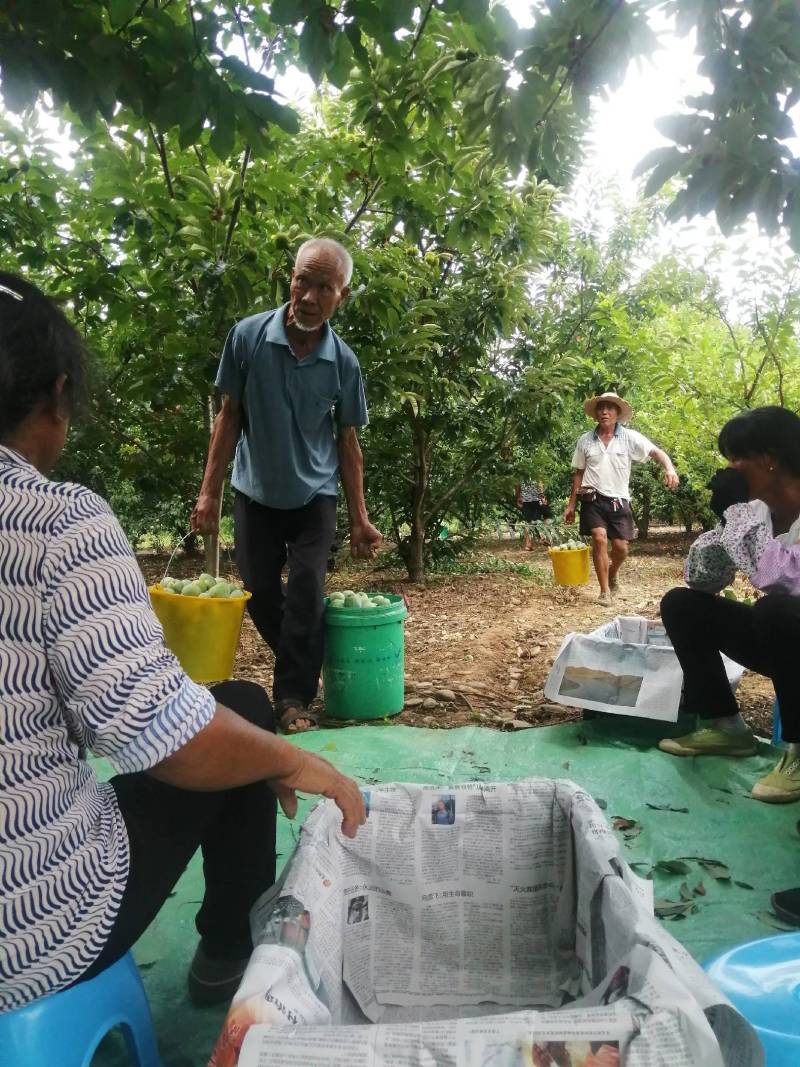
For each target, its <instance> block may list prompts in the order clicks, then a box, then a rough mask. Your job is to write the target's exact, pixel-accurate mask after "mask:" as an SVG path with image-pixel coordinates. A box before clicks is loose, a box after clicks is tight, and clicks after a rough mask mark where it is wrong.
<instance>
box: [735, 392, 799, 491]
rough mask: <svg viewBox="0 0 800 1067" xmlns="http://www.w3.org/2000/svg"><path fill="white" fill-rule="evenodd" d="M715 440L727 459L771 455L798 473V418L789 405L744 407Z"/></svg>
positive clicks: (789, 469)
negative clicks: (784, 406)
mask: <svg viewBox="0 0 800 1067" xmlns="http://www.w3.org/2000/svg"><path fill="white" fill-rule="evenodd" d="M718 444H719V450H720V452H721V453H722V455H723V456H724V457H725V458H726V459H749V458H751V457H752V456H772V457H773V458H774V459H776V460H777V461H778V462H779V463H780V464H781V466H782V467H784V468H785V469H786V470H787V471H789V472H790V473H791V474H794V475H795V476H796V477H800V418H799V417H798V416H797V415H795V413H794V412H793V411H789V410H788V408H779V407H763V408H753V409H752V411H743V412H742V413H741V415H736V416H735V417H734V418H732V419H730V420H729V421H728V422H726V423H725V425H724V426H723V427H722V429H721V430H720V434H719V442H718Z"/></svg>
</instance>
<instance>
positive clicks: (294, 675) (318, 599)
mask: <svg viewBox="0 0 800 1067" xmlns="http://www.w3.org/2000/svg"><path fill="white" fill-rule="evenodd" d="M233 515H234V524H235V539H236V562H237V564H238V567H239V573H240V574H241V576H242V580H243V582H244V586H245V589H247V590H249V591H250V592H251V593H252V594H253V595H252V598H251V599H250V600H249V601H248V604H247V606H248V609H249V612H250V617H251V618H252V620H253V622H254V624H255V627H256V629H257V630H258V632H259V633H260V634H261V636H262V637H263V638H264V640H265V641H266V642H267V644H268V645H269V647H270V648H271V649H272V651H273V652H274V654H275V680H274V684H273V694H272V698H273V701H274V703H275V705H276V711H277V712H278V713H280V709H279V707H278V705H279V704H280V702H281V701H285V700H287V699H293V700H300V701H302V702H303V704H310V703H311V701H312V700H313V699H314V697H315V696H316V695H317V686H318V684H319V674H320V670H321V669H322V655H323V651H324V642H323V638H324V626H323V615H324V603H323V599H322V598H323V595H324V590H325V570H326V565H327V562H328V556H329V553H330V548H331V545H332V544H333V541H334V538H335V536H336V497H334V496H315V497H314V498H313V499H312V500H310V501H309V503H308V504H305V505H304V506H303V507H301V508H288V509H286V510H283V509H282V508H268V507H265V506H264V505H263V504H258V503H256V501H254V500H251V499H250V498H249V497H246V496H244V494H242V493H238V492H237V493H236V496H235V500H234V506H233ZM287 562H288V565H289V566H288V575H287V580H286V583H285V585H284V583H283V580H282V577H281V574H282V571H283V567H284V564H286V563H287Z"/></svg>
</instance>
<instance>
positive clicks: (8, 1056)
mask: <svg viewBox="0 0 800 1067" xmlns="http://www.w3.org/2000/svg"><path fill="white" fill-rule="evenodd" d="M115 1026H121V1027H122V1029H123V1033H124V1034H125V1041H126V1043H127V1045H128V1052H129V1054H130V1057H131V1060H132V1062H133V1063H135V1064H137V1065H138V1067H161V1059H160V1057H159V1055H158V1046H157V1044H156V1035H155V1031H154V1029H153V1020H152V1017H151V1015H150V1005H149V1004H148V1003H147V995H146V994H145V991H144V986H143V985H142V980H141V978H140V977H139V971H138V970H137V969H136V964H135V963H134V961H133V956H132V955H131V954H130V952H129V953H127V955H125V956H123V957H122V959H121V960H117V962H116V963H114V964H112V965H111V966H110V967H108V968H107V969H106V970H105V971H101V973H100V974H98V975H97V977H96V978H90V979H89V980H88V981H87V982H81V983H80V985H76V986H71V987H70V988H69V989H65V990H64V991H63V992H62V993H53V994H52V995H51V996H49V997H42V998H41V999H40V1000H35V1001H34V1002H33V1004H28V1005H26V1006H25V1007H24V1008H17V1010H16V1011H10V1012H4V1013H3V1014H2V1015H0V1064H3V1067H12V1064H13V1067H54V1064H58V1067H89V1065H90V1064H91V1062H92V1057H93V1056H94V1054H95V1051H96V1050H97V1046H98V1045H99V1044H100V1042H101V1041H102V1040H103V1038H104V1037H105V1035H106V1034H107V1033H108V1032H109V1030H112V1029H113V1028H114V1027H115Z"/></svg>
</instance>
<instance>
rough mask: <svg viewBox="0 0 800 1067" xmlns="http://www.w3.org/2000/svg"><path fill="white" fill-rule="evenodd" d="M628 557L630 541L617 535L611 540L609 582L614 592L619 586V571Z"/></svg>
mask: <svg viewBox="0 0 800 1067" xmlns="http://www.w3.org/2000/svg"><path fill="white" fill-rule="evenodd" d="M627 558H628V542H627V541H624V540H623V539H622V538H621V537H615V538H613V540H612V541H611V565H610V566H609V568H608V584H609V588H610V589H611V590H612V592H613V591H614V590H615V589H616V587H617V573H618V572H619V569H620V567H621V566H622V564H623V563H624V562H625V560H626V559H627Z"/></svg>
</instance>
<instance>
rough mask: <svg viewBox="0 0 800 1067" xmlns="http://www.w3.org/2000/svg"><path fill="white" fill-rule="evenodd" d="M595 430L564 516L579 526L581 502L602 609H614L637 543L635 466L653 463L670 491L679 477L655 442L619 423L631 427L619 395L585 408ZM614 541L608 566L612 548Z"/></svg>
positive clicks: (578, 451)
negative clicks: (621, 574) (623, 571)
mask: <svg viewBox="0 0 800 1067" xmlns="http://www.w3.org/2000/svg"><path fill="white" fill-rule="evenodd" d="M583 410H584V411H585V412H586V414H587V415H588V416H589V417H590V418H592V419H595V420H596V422H597V426H596V427H595V428H594V429H593V430H589V431H588V433H585V434H582V435H581V436H580V437H579V438H578V442H577V444H576V445H575V453H574V455H573V457H572V468H573V475H572V492H571V493H570V497H569V502H568V504H567V508H566V511H565V512H564V521H565V522H566V523H573V522H574V521H575V508H576V506H577V503H578V501H580V506H581V510H580V515H581V520H580V532H581V533H582V534H591V537H592V559H593V561H594V570H595V574H596V575H597V580H598V582H599V583H600V596H599V597H598V600H599V601H600V603H601V604H609V605H610V604H613V603H614V593H616V591H617V589H618V588H619V577H618V575H619V569H620V567H621V566H622V564H623V563H624V562H625V558H626V556H627V555H628V542H629V541H631V540H632V539H633V515H632V513H631V493H630V477H631V464H633V463H644V462H645V460H648V459H654V460H655V461H656V463H660V464H661V466H662V467H663V468H664V484H665V485H666V486H667V488H668V489H675V488H677V485H678V475H677V474H676V473H675V468H674V467H673V465H672V460H671V459H670V458H669V456H668V455H667V453H666V452H662V450H661V449H660V448H656V446H655V445H654V444H653V442H652V441H650V440H648V438H646V437H645V436H644V434H641V433H638V432H637V431H636V430H629V429H628V428H627V427H626V426H622V425H621V423H624V422H628V421H630V418H631V416H632V415H633V411H632V409H631V406H630V404H629V403H628V402H627V401H626V400H623V399H622V397H620V396H617V394H616V393H611V392H608V393H601V394H600V395H599V396H592V397H590V398H589V399H588V400H587V401H586V402H585V404H584V405H583ZM609 540H610V541H611V558H610V560H609V551H608V542H609Z"/></svg>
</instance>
